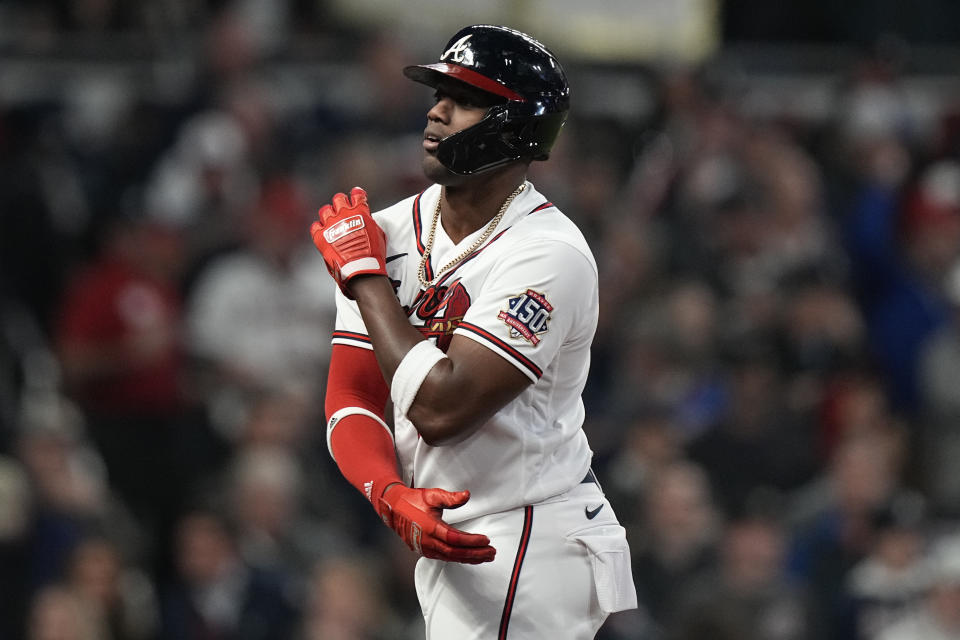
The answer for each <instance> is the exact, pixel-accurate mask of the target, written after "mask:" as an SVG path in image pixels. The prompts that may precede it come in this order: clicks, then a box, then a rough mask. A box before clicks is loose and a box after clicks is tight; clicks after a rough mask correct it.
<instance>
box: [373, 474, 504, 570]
mask: <svg viewBox="0 0 960 640" xmlns="http://www.w3.org/2000/svg"><path fill="white" fill-rule="evenodd" d="M469 499H470V492H469V491H455V492H451V491H444V490H443V489H411V488H410V487H407V486H405V485H403V484H401V483H396V484H392V485H390V486H388V487H387V488H386V490H385V491H384V492H383V495H382V496H381V497H380V499H379V501H378V502H379V503H378V504H377V505H375V506H376V507H377V512H378V513H379V514H380V517H381V518H383V521H384V522H385V523H387V525H389V526H390V528H392V529H393V530H394V531H396V532H397V534H398V535H399V536H400V537H401V538H402V539H403V541H404V542H406V543H407V546H408V547H410V548H411V549H412V550H413V551H414V552H416V553H418V554H420V555H422V556H424V557H425V558H435V559H437V560H445V561H447V562H462V563H466V564H481V563H483V562H490V561H491V560H493V558H494V556H496V554H497V551H496V549H494V548H493V547H491V546H490V539H489V538H487V536H485V535H481V534H477V533H466V532H464V531H460V530H459V529H455V528H453V527H451V526H450V525H448V524H447V523H445V522H444V521H443V520H442V519H441V518H440V515H441V513H442V512H443V510H444V509H456V508H457V507H459V506H462V505H463V504H464V503H466V501H467V500H469Z"/></svg>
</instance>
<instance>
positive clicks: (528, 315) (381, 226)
mask: <svg viewBox="0 0 960 640" xmlns="http://www.w3.org/2000/svg"><path fill="white" fill-rule="evenodd" d="M404 73H405V74H406V75H407V76H408V77H409V78H411V79H413V80H415V81H417V82H420V83H423V84H425V85H428V86H430V87H432V88H433V89H434V90H435V96H434V97H435V104H434V105H433V107H432V108H431V109H430V110H429V111H428V112H427V124H426V128H425V130H424V134H423V170H424V173H425V174H426V176H427V177H428V178H430V179H431V180H432V181H433V182H434V183H435V184H433V185H432V186H431V187H429V188H427V189H426V190H424V191H423V192H422V193H420V194H418V195H415V196H412V197H410V198H407V199H405V200H403V201H401V202H399V203H397V204H395V205H393V206H391V207H389V208H387V209H385V210H382V211H379V212H377V213H375V214H373V215H371V214H370V212H369V208H368V206H367V202H366V194H365V193H364V191H363V190H362V189H360V188H354V189H353V190H352V191H351V193H350V194H349V195H346V194H343V193H339V194H337V195H335V196H334V197H333V199H332V203H331V204H328V205H326V206H324V207H323V208H321V209H320V213H319V220H318V221H316V222H314V223H313V225H312V227H311V234H312V236H313V240H314V243H315V244H316V246H317V248H318V249H319V250H320V252H321V253H322V254H323V256H324V259H325V261H326V263H327V267H328V269H329V271H330V273H331V275H332V276H333V277H334V278H335V279H336V281H337V282H338V284H339V286H340V291H339V292H338V293H337V309H338V314H337V324H336V330H335V332H334V335H333V345H334V346H333V353H332V359H331V363H330V373H329V382H328V388H327V395H326V411H327V416H328V424H327V443H328V445H329V448H330V452H331V454H332V455H333V457H334V459H335V460H336V463H337V465H338V466H339V468H340V470H341V471H342V473H343V475H344V476H345V477H346V478H347V480H349V481H350V482H351V483H352V484H353V485H354V486H355V487H356V488H357V489H359V490H360V491H362V492H364V494H365V495H366V497H367V498H368V499H369V500H370V502H371V503H372V505H373V507H374V509H376V511H377V513H379V515H380V516H381V517H382V519H383V521H384V522H385V523H386V524H387V525H388V526H390V527H392V528H393V529H394V530H395V531H396V533H397V534H398V535H400V537H401V538H403V540H404V541H405V542H406V543H407V545H408V546H409V547H410V548H411V549H413V550H414V551H415V552H416V553H418V554H420V555H422V556H423V557H422V558H421V559H420V560H419V562H418V564H417V568H416V588H417V595H418V598H419V600H420V604H421V606H422V609H423V615H424V619H425V621H426V629H427V638H428V639H435V640H440V639H443V640H448V639H451V638H457V639H458V640H459V639H470V638H477V639H481V638H482V639H485V640H492V639H494V638H497V639H502V638H510V639H511V640H517V639H534V638H536V639H538V640H542V639H544V638H550V639H552V640H558V639H570V640H574V639H577V640H579V639H586V638H593V637H594V636H595V634H596V632H597V630H598V629H599V628H600V626H601V625H602V624H603V621H604V620H605V619H606V617H607V615H608V614H609V613H611V612H614V611H619V610H623V609H628V608H634V607H636V593H635V590H634V584H633V579H632V576H631V573H630V558H629V549H628V546H627V542H626V536H625V531H624V529H623V527H621V526H620V524H619V523H618V521H617V519H616V516H615V514H614V513H613V509H612V508H611V506H610V504H609V503H608V502H607V500H606V499H605V497H604V494H603V492H602V491H601V489H600V486H599V484H598V483H597V481H596V479H595V477H594V475H593V472H592V471H591V470H590V461H591V456H592V452H591V450H590V447H589V445H588V443H587V438H586V436H585V434H584V432H583V430H582V429H581V425H582V423H583V419H584V408H583V403H582V401H581V392H582V390H583V387H584V382H585V380H586V377H587V370H588V367H589V354H590V344H591V341H592V339H593V335H594V332H595V330H596V326H597V308H598V302H597V301H598V297H597V296H598V282H597V267H596V263H595V261H594V258H593V255H592V254H591V251H590V249H589V247H588V246H587V244H586V242H585V241H584V238H583V236H582V235H581V233H580V232H579V230H578V229H577V228H576V227H575V226H574V224H573V223H572V222H571V221H570V220H569V219H568V218H567V217H565V216H564V215H563V214H562V213H561V212H560V211H559V210H558V209H557V207H556V206H554V205H553V204H552V203H551V202H550V201H549V200H547V198H545V197H544V196H543V195H541V194H540V193H538V192H537V190H536V188H535V187H534V186H533V185H532V184H531V183H530V182H528V181H527V180H526V174H527V169H528V166H529V163H530V162H531V161H532V160H544V159H546V158H547V156H548V154H549V152H550V149H551V147H552V145H553V143H554V141H555V139H556V137H557V135H558V133H559V132H560V129H561V127H562V126H563V123H564V120H565V119H566V115H567V110H568V107H569V99H570V98H569V88H568V85H567V80H566V77H565V75H564V72H563V69H562V68H561V66H560V64H559V62H558V61H557V59H556V58H555V57H554V56H553V55H552V54H551V53H550V52H549V51H548V50H547V49H546V48H545V47H544V46H543V45H542V44H540V43H539V42H537V41H536V40H534V39H532V38H531V37H529V36H527V35H525V34H523V33H520V32H518V31H514V30H512V29H508V28H505V27H499V26H490V25H475V26H470V27H467V28H465V29H463V30H461V31H460V32H459V33H457V34H456V35H454V36H453V38H452V39H451V40H450V42H449V43H448V44H447V46H446V47H445V48H444V50H443V53H442V54H441V55H440V59H439V61H438V62H436V63H434V64H426V65H419V66H411V67H407V68H405V69H404ZM388 400H392V402H393V420H392V423H393V431H391V429H390V428H389V426H388V422H387V420H386V418H385V406H386V405H387V402H388Z"/></svg>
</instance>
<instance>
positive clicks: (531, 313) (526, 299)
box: [497, 289, 553, 346]
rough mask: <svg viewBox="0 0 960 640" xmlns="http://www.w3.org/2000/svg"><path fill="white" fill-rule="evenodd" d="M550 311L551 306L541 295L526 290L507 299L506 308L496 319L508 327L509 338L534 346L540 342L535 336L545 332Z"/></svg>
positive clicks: (531, 290) (551, 309)
mask: <svg viewBox="0 0 960 640" xmlns="http://www.w3.org/2000/svg"><path fill="white" fill-rule="evenodd" d="M552 311H553V305H551V304H550V303H549V302H547V299H546V298H545V297H544V295H543V294H542V293H538V292H536V291H534V290H533V289H527V290H526V292H524V293H521V294H518V295H516V296H513V297H511V298H509V299H508V300H507V308H506V309H505V310H503V311H501V312H500V313H498V314H497V318H499V319H500V320H503V321H504V322H505V323H507V325H509V326H510V337H511V338H514V339H517V338H523V339H524V340H527V341H528V342H529V343H530V344H532V345H534V346H536V345H537V344H538V343H539V342H540V338H538V337H537V335H538V334H541V333H545V332H546V330H547V323H548V322H549V321H550V313H551V312H552Z"/></svg>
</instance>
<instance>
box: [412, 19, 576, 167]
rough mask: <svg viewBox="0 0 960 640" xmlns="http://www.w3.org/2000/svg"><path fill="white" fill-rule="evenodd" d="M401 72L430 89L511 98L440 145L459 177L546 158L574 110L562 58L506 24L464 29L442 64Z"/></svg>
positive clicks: (439, 154)
mask: <svg viewBox="0 0 960 640" xmlns="http://www.w3.org/2000/svg"><path fill="white" fill-rule="evenodd" d="M403 71H404V74H405V75H406V76H407V77H409V78H411V79H412V80H415V81H417V82H421V83H423V84H426V85H427V86H430V87H436V86H437V84H438V83H439V82H440V80H442V79H444V78H452V79H454V80H457V81H460V82H464V83H466V84H468V85H471V86H473V87H475V88H477V89H481V90H482V91H485V92H488V93H491V94H493V95H496V96H499V97H500V98H503V99H505V100H506V102H504V103H503V104H497V105H495V106H493V107H491V108H490V109H489V110H488V111H487V113H486V115H485V116H484V117H483V119H482V120H481V121H480V122H478V123H477V124H475V125H473V126H471V127H468V128H467V129H464V130H463V131H459V132H457V133H454V134H452V135H450V136H448V137H446V138H444V139H443V140H441V141H440V144H439V145H438V147H437V159H438V160H439V161H440V163H441V164H443V166H445V167H446V168H447V169H448V170H450V171H452V172H453V173H457V174H460V175H469V174H472V173H479V172H482V171H489V170H491V169H495V168H497V167H500V166H503V165H505V164H508V163H510V162H514V161H516V160H520V159H522V158H526V159H530V160H546V159H547V157H549V155H550V149H551V148H552V147H553V144H554V142H555V141H556V139H557V136H558V135H559V133H560V129H561V128H562V127H563V124H564V122H565V121H566V117H567V112H568V110H569V108H570V89H569V86H568V84H567V79H566V75H565V74H564V72H563V68H562V67H561V66H560V63H559V62H558V61H557V59H556V58H555V57H554V56H553V54H552V53H550V52H549V51H548V50H547V49H546V47H544V46H543V45H542V44H540V43H539V42H537V41H536V40H534V39H533V38H531V37H530V36H528V35H526V34H523V33H521V32H519V31H515V30H513V29H508V28H507V27H497V26H491V25H475V26H471V27H466V28H465V29H462V30H461V31H460V32H458V33H457V34H456V35H454V36H453V38H451V39H450V42H448V43H447V47H446V49H445V51H444V53H443V54H442V55H441V56H440V61H439V62H438V63H435V64H429V65H415V66H411V67H406V68H405V69H404V70H403Z"/></svg>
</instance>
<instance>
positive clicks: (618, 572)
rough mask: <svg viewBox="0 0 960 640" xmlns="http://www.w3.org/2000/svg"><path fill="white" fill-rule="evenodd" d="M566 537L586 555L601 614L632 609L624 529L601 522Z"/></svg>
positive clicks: (633, 592)
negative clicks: (599, 524) (590, 565)
mask: <svg viewBox="0 0 960 640" xmlns="http://www.w3.org/2000/svg"><path fill="white" fill-rule="evenodd" d="M570 538H571V540H573V541H574V542H577V543H578V544H581V545H583V546H584V547H585V548H586V550H587V553H588V554H589V556H590V562H591V564H592V567H593V580H594V583H595V586H596V590H597V600H598V602H599V604H600V608H601V609H602V610H603V611H604V612H605V613H614V612H616V611H624V610H626V609H636V608H637V590H636V587H635V586H634V584H633V573H632V570H631V566H630V547H629V545H628V544H627V534H626V530H625V529H624V528H623V527H622V526H620V525H604V526H601V527H595V528H592V529H587V530H584V531H579V532H576V533H573V534H571V536H570Z"/></svg>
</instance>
